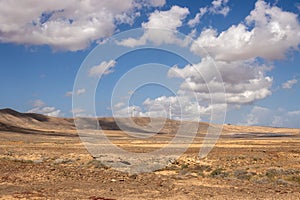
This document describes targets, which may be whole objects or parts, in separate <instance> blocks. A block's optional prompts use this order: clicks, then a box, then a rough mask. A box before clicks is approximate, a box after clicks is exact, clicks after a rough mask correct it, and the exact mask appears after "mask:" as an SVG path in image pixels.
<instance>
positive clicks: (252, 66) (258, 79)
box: [168, 57, 273, 105]
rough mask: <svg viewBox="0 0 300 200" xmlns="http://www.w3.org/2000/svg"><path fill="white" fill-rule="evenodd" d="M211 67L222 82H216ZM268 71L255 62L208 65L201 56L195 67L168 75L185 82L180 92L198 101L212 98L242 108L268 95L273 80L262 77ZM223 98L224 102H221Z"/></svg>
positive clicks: (207, 61) (217, 80)
mask: <svg viewBox="0 0 300 200" xmlns="http://www.w3.org/2000/svg"><path fill="white" fill-rule="evenodd" d="M215 68H217V70H218V72H219V73H220V75H221V77H222V80H219V79H216V72H215V70H214V69H215ZM269 69H270V67H268V66H265V65H259V64H258V63H257V62H256V61H255V60H249V61H235V62H225V61H215V62H211V60H210V59H209V58H206V57H205V58H203V59H202V60H201V62H200V63H198V64H194V65H187V66H185V67H184V68H178V67H176V66H174V67H172V68H171V69H170V71H169V72H168V76H169V77H177V78H181V77H182V78H183V79H185V81H184V82H183V83H182V85H181V88H180V89H181V90H182V91H188V90H192V91H191V92H194V93H197V95H198V98H199V99H200V100H206V101H209V100H210V99H211V98H212V96H213V97H214V100H215V101H216V102H225V101H226V102H227V103H229V104H237V105H242V104H250V103H253V102H255V101H257V100H260V99H263V98H266V97H267V96H269V95H271V94H272V92H271V91H270V88H271V86H272V82H273V80H272V78H271V77H269V76H266V75H265V73H266V71H268V70H269ZM179 74H180V76H181V77H179V76H178V75H179ZM209 88H210V89H211V90H209ZM224 89H225V91H224ZM224 92H225V94H224ZM222 94H223V95H222ZM224 95H225V96H224ZM224 97H226V99H223V98H224Z"/></svg>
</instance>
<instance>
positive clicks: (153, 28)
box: [118, 6, 189, 47]
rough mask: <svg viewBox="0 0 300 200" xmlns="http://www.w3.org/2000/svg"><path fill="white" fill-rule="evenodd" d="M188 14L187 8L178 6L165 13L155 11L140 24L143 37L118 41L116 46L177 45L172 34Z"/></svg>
mask: <svg viewBox="0 0 300 200" xmlns="http://www.w3.org/2000/svg"><path fill="white" fill-rule="evenodd" d="M188 14H189V10H188V9H187V8H182V7H179V6H172V8H171V9H170V10H167V11H158V10H156V11H154V12H153V13H151V15H150V16H149V19H148V22H146V23H142V28H144V29H145V33H144V35H143V36H141V37H140V38H139V39H135V38H128V39H125V40H122V41H120V42H119V43H118V44H120V45H124V46H129V47H135V46H138V45H144V44H146V43H147V42H153V43H154V44H157V45H160V44H163V43H167V44H173V43H177V42H178V40H177V38H176V36H175V34H174V33H173V32H174V31H176V30H177V29H178V28H179V27H181V26H182V24H183V20H184V19H185V18H186V16H187V15H188ZM165 30H169V31H165Z"/></svg>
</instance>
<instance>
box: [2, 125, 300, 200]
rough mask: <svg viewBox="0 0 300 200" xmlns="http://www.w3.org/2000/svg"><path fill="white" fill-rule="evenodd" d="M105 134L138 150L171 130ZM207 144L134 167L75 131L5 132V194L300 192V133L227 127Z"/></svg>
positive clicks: (275, 195)
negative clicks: (98, 153) (130, 170)
mask: <svg viewBox="0 0 300 200" xmlns="http://www.w3.org/2000/svg"><path fill="white" fill-rule="evenodd" d="M106 134H107V135H110V136H113V138H115V141H114V142H115V143H116V144H118V145H119V146H120V147H122V146H124V148H127V149H128V150H131V151H146V150H147V151H150V150H153V149H154V148H159V147H161V144H163V143H165V141H167V140H168V139H169V138H170V137H171V136H164V135H160V136H159V137H158V138H155V139H152V140H150V141H149V140H147V142H142V141H141V140H139V141H136V140H135V141H132V140H130V139H126V138H125V139H124V134H123V133H122V132H120V131H106ZM121 137H122V138H123V139H122V140H120V139H118V138H121ZM151 141H153V142H152V143H151ZM160 141H162V142H161V143H160ZM199 141H200V140H199ZM200 147H201V142H199V143H197V142H195V143H194V144H193V145H192V146H191V148H189V149H188V150H187V152H186V153H185V154H184V155H182V156H181V157H180V158H179V159H178V160H177V161H174V162H173V163H171V164H169V165H168V166H167V167H165V168H163V169H161V170H157V171H155V172H149V173H142V174H127V173H123V172H119V171H116V170H114V169H111V168H108V167H106V166H103V164H102V163H101V162H99V161H97V160H95V159H94V158H93V157H92V156H91V155H90V154H89V153H88V152H87V150H86V149H85V147H84V146H83V144H82V143H81V141H80V139H79V138H78V136H77V135H76V134H74V133H56V132H55V134H54V132H51V133H49V132H46V133H45V132H41V133H40V134H37V133H34V134H28V133H18V132H9V131H0V198H1V199H300V138H299V137H298V136H297V135H296V136H280V137H259V138H258V137H250V138H249V136H245V138H241V136H240V135H238V137H237V135H236V134H232V135H229V136H228V134H225V135H223V136H222V137H221V139H220V140H219V141H218V143H217V145H216V146H215V148H214V149H213V150H212V151H211V152H210V154H209V155H208V156H207V157H206V158H205V159H198V158H197V153H198V151H199V148H200Z"/></svg>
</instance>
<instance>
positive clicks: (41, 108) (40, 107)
mask: <svg viewBox="0 0 300 200" xmlns="http://www.w3.org/2000/svg"><path fill="white" fill-rule="evenodd" d="M32 105H33V108H32V109H30V110H28V111H27V113H39V114H43V115H47V116H51V117H58V116H61V115H62V113H61V110H59V109H57V108H55V107H50V106H47V105H46V103H44V102H43V101H42V100H40V99H37V100H35V101H33V104H32Z"/></svg>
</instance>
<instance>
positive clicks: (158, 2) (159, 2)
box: [150, 0, 166, 7]
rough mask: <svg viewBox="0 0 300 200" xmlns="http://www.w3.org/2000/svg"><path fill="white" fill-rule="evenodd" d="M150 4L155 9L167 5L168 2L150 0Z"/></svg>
mask: <svg viewBox="0 0 300 200" xmlns="http://www.w3.org/2000/svg"><path fill="white" fill-rule="evenodd" d="M150 4H151V5H152V6H154V7H160V6H163V5H165V4H166V0H150Z"/></svg>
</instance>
